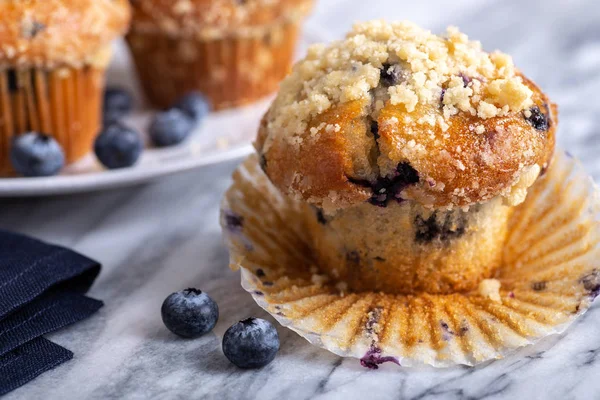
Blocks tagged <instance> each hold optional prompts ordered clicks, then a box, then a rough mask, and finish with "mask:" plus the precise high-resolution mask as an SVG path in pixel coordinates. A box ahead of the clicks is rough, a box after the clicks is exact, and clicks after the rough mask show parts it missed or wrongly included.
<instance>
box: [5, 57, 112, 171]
mask: <svg viewBox="0 0 600 400" xmlns="http://www.w3.org/2000/svg"><path fill="white" fill-rule="evenodd" d="M103 82H104V71H103V70H102V69H99V68H95V67H82V68H60V69H54V70H44V69H37V68H32V69H5V70H0V174H1V175H7V174H11V171H12V167H11V165H10V159H9V153H10V148H11V142H12V139H13V137H14V136H17V135H20V134H22V133H25V132H28V131H36V132H40V133H45V134H47V135H50V136H53V137H54V138H55V139H56V140H57V141H58V143H60V145H61V146H62V148H63V151H64V152H65V158H66V161H67V163H71V162H74V161H77V160H78V159H79V158H81V157H82V156H84V155H85V154H87V153H88V152H89V151H90V150H91V149H92V143H93V141H94V138H95V137H96V134H97V133H98V131H99V129H100V114H101V107H102V104H101V98H102V88H103Z"/></svg>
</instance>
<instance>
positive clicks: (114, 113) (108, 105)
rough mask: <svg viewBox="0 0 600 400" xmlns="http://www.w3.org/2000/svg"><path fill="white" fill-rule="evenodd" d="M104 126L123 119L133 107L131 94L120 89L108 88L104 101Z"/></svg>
mask: <svg viewBox="0 0 600 400" xmlns="http://www.w3.org/2000/svg"><path fill="white" fill-rule="evenodd" d="M103 107H104V114H103V121H104V124H109V123H111V122H115V121H118V120H120V119H121V118H123V117H124V116H125V115H126V114H128V113H129V112H130V111H131V109H132V107H133V98H132V97H131V94H130V93H129V92H128V91H127V90H125V89H123V88H119V87H114V86H113V87H108V88H106V90H105V91H104V100H103Z"/></svg>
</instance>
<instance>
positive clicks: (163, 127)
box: [148, 108, 194, 147]
mask: <svg viewBox="0 0 600 400" xmlns="http://www.w3.org/2000/svg"><path fill="white" fill-rule="evenodd" d="M192 129H194V120H193V119H192V118H191V117H190V116H189V115H187V114H186V113H185V112H183V111H181V110H180V109H178V108H171V109H169V110H167V111H162V112H159V113H157V114H156V115H155V116H154V119H153V120H152V123H151V124H150V128H149V130H148V134H149V135H150V138H151V139H152V142H153V143H154V144H155V145H156V146H158V147H168V146H173V145H176V144H179V143H181V142H183V141H184V140H185V139H186V138H187V137H188V136H189V135H190V133H191V132H192Z"/></svg>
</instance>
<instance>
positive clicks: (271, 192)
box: [221, 153, 600, 368]
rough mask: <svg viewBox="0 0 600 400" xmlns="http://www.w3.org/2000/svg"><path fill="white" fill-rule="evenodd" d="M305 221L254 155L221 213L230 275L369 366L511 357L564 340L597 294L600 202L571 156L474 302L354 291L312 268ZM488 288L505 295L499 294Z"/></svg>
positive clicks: (511, 232) (557, 163) (291, 324)
mask: <svg viewBox="0 0 600 400" xmlns="http://www.w3.org/2000/svg"><path fill="white" fill-rule="evenodd" d="M307 215H309V216H310V217H311V218H314V214H310V213H307V211H306V205H304V204H299V203H298V202H294V201H291V200H289V199H288V198H286V197H284V196H283V195H281V193H280V192H278V191H277V189H276V188H275V187H274V186H273V185H272V184H271V183H270V182H269V180H268V178H267V177H266V176H265V175H264V173H263V172H262V170H261V169H260V167H259V165H258V160H257V157H256V156H252V157H250V158H249V159H248V160H246V162H245V163H244V164H243V165H242V166H241V167H240V168H239V169H238V170H237V171H236V172H235V174H234V183H233V185H232V187H231V188H230V189H229V191H228V192H227V193H226V195H225V198H224V200H223V203H222V212H221V225H222V226H223V231H224V234H225V238H226V240H227V244H228V246H229V250H230V256H231V262H230V266H231V268H233V269H241V270H242V285H243V287H244V288H245V289H246V290H247V291H248V292H249V293H251V295H252V296H253V298H254V300H255V301H256V302H257V303H258V304H259V305H260V306H261V307H263V308H264V309H265V310H267V311H268V312H269V313H271V314H272V315H273V317H274V318H276V319H277V320H278V321H279V322H280V323H281V324H282V325H284V326H286V327H288V328H290V329H292V330H294V331H296V332H297V333H299V334H300V335H301V336H303V337H304V338H306V339H307V340H308V341H310V342H311V343H313V344H316V345H318V346H320V347H323V348H325V349H327V350H329V351H331V352H333V353H336V354H338V355H340V356H344V357H356V358H359V359H361V364H362V365H363V366H366V367H369V368H376V367H377V366H378V364H381V363H383V362H395V363H400V364H401V365H403V366H413V365H421V364H430V365H433V366H435V367H448V366H452V365H456V364H466V365H475V364H478V363H481V362H484V361H487V360H490V359H497V358H502V357H504V356H506V355H508V354H510V353H511V352H513V351H514V350H515V349H517V348H519V347H521V346H524V345H529V344H532V343H535V342H536V341H538V340H539V339H541V338H542V337H545V336H547V335H550V334H555V333H560V332H563V331H564V330H565V329H566V328H567V327H568V326H569V325H570V324H571V323H572V322H573V321H574V320H575V319H576V318H577V317H579V316H580V315H582V314H583V313H584V312H585V311H586V310H587V309H588V308H589V307H590V305H591V304H592V301H593V300H594V299H595V298H596V296H597V295H598V294H599V293H600V271H599V270H598V267H597V260H598V258H599V257H600V223H599V221H600V194H599V193H598V190H597V188H596V186H595V185H594V183H593V181H592V180H591V179H590V177H589V175H587V174H586V173H585V171H584V170H583V168H582V166H581V165H580V164H579V163H578V162H576V161H575V160H573V159H572V158H570V157H568V156H566V155H565V154H563V153H557V154H556V155H555V159H554V161H553V163H552V165H551V166H550V168H549V169H548V171H547V173H546V174H545V175H544V176H543V177H541V178H540V179H538V181H537V182H536V183H535V184H534V185H533V186H532V188H531V189H530V191H529V195H528V196H527V198H526V200H525V202H524V203H522V204H521V205H519V206H517V207H516V208H515V209H514V211H513V213H512V215H511V216H510V218H509V222H508V234H507V237H506V240H505V243H504V245H503V257H502V258H503V260H502V263H501V265H500V267H499V268H498V269H497V270H496V272H495V275H494V278H495V280H494V281H483V282H482V285H481V287H478V288H477V289H476V290H472V291H468V292H459V293H450V294H430V293H425V292H420V293H415V294H411V295H399V294H390V293H385V292H381V291H372V290H371V291H354V290H351V289H349V288H348V287H347V285H344V282H342V281H339V280H336V279H334V278H331V277H330V276H329V275H328V274H327V273H325V272H324V271H323V270H322V268H321V266H320V265H319V263H318V262H317V261H316V260H315V257H314V250H313V248H312V240H311V238H310V233H309V230H308V229H307V224H308V222H307V220H306V217H307ZM490 282H491V283H494V282H495V283H496V284H499V285H500V288H499V289H498V288H496V290H495V293H494V290H492V291H491V292H490V290H489V288H490V287H492V289H493V286H494V285H493V284H491V283H490ZM485 283H490V284H489V285H485ZM482 289H483V290H482ZM494 294H495V295H494Z"/></svg>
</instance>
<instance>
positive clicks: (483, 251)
mask: <svg viewBox="0 0 600 400" xmlns="http://www.w3.org/2000/svg"><path fill="white" fill-rule="evenodd" d="M510 210H511V209H510V207H507V206H505V205H503V201H502V199H501V198H496V199H494V200H492V201H489V202H487V203H485V204H481V205H477V206H472V207H470V209H469V210H468V211H463V210H460V209H455V210H453V211H441V210H438V211H432V210H428V209H425V208H423V207H422V206H420V205H418V204H415V203H413V202H410V201H405V202H402V203H400V204H399V203H397V202H393V201H392V202H390V203H389V204H388V205H387V206H386V207H385V208H381V207H377V206H374V205H371V204H369V203H364V204H361V205H359V206H355V207H351V208H349V209H345V210H340V211H338V212H337V213H336V214H335V215H333V216H330V217H326V216H324V215H323V214H322V213H319V212H318V211H317V215H316V216H315V215H314V214H315V213H314V211H313V212H312V214H313V216H310V215H309V216H307V221H308V226H309V229H310V237H311V239H312V248H313V249H314V251H315V258H316V260H317V262H318V263H319V266H321V268H322V269H323V270H324V271H326V272H327V274H328V275H329V276H331V277H333V278H335V279H337V280H339V281H343V282H345V283H346V284H347V285H348V288H349V289H350V290H353V291H359V292H360V291H366V290H373V291H384V292H386V293H402V294H410V293H418V292H427V293H455V292H460V291H466V290H473V289H476V288H477V285H478V284H479V282H480V281H481V280H482V279H484V278H488V277H490V276H491V275H492V273H493V272H494V271H495V270H496V268H498V267H499V266H500V263H501V258H502V246H503V244H504V240H505V237H506V234H507V225H508V217H509V216H510Z"/></svg>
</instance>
